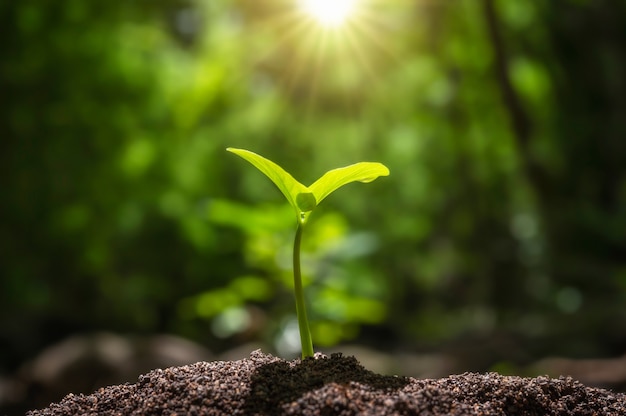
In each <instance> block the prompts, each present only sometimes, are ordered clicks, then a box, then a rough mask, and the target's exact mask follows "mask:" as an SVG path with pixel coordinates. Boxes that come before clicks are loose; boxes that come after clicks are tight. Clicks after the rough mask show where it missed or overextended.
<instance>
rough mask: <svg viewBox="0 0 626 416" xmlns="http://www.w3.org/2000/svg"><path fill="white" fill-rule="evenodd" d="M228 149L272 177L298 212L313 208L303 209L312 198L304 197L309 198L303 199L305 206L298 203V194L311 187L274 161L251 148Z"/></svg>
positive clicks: (304, 192) (305, 192)
mask: <svg viewBox="0 0 626 416" xmlns="http://www.w3.org/2000/svg"><path fill="white" fill-rule="evenodd" d="M226 150H228V151H229V152H231V153H234V154H236V155H237V156H240V157H241V158H243V159H245V160H247V161H248V162H250V163H251V164H252V165H254V166H255V167H256V168H257V169H258V170H260V171H261V172H263V173H264V174H265V175H266V176H267V177H268V178H270V179H271V180H272V182H274V184H275V185H276V186H277V187H278V189H280V191H281V192H282V193H283V195H285V198H287V200H288V201H289V203H290V204H291V206H293V207H294V208H295V209H296V211H298V213H300V212H307V211H310V210H311V209H313V208H311V209H309V210H307V211H303V209H302V208H306V207H308V205H310V202H311V200H310V198H307V197H304V198H307V201H304V200H302V203H303V204H304V205H305V206H304V207H300V204H298V196H299V195H300V194H307V193H310V191H309V189H308V188H307V187H306V186H304V185H302V184H301V183H300V182H298V181H297V180H295V179H294V178H293V176H291V175H290V174H289V173H287V172H286V171H285V170H284V169H283V168H281V167H280V166H278V165H277V164H276V163H274V162H272V161H271V160H269V159H266V158H264V157H263V156H259V155H257V154H256V153H254V152H251V151H249V150H245V149H236V148H233V147H229V148H227V149H226ZM311 196H313V195H311ZM301 198H302V197H301ZM314 199H315V198H314ZM307 202H308V204H307Z"/></svg>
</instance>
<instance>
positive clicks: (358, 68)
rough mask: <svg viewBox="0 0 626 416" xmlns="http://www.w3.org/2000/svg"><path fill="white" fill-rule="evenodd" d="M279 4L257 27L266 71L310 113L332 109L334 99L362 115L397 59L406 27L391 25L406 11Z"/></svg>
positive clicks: (368, 1)
mask: <svg viewBox="0 0 626 416" xmlns="http://www.w3.org/2000/svg"><path fill="white" fill-rule="evenodd" d="M276 5H280V6H278V7H277V8H275V9H273V11H272V12H269V10H271V9H268V12H267V13H264V16H263V17H262V18H261V19H259V20H257V21H256V23H257V25H256V27H255V29H254V30H255V31H257V32H258V34H259V36H258V42H259V43H258V47H255V49H256V50H257V51H259V50H261V51H263V52H262V53H261V54H256V59H258V60H259V65H258V67H259V68H262V72H261V73H262V74H264V75H265V76H268V77H269V79H271V80H273V82H274V83H276V84H275V85H276V86H277V87H279V88H281V89H283V91H285V92H286V93H287V95H288V96H290V97H292V98H293V99H294V100H297V102H299V103H300V104H301V105H302V109H303V111H304V112H305V113H310V114H311V115H312V114H314V113H316V112H318V111H330V110H331V108H329V107H328V105H327V104H328V102H329V100H330V102H333V104H332V106H333V107H332V108H344V110H345V111H348V114H355V115H356V114H357V113H358V111H359V110H358V109H359V108H360V107H361V105H362V103H363V102H364V97H367V96H368V95H370V94H371V92H372V91H374V90H376V89H377V88H379V87H380V85H381V81H382V80H383V77H384V73H385V71H387V70H388V68H389V67H390V66H392V65H393V62H394V61H395V58H394V56H395V53H396V52H397V50H395V49H396V48H395V47H394V43H393V36H394V35H395V34H396V32H397V30H403V29H405V28H406V27H405V26H404V25H402V23H401V24H400V26H398V25H393V24H391V22H393V21H396V19H394V17H397V16H398V10H399V9H402V7H398V4H397V3H395V2H392V4H390V3H387V1H383V0H280V1H279V2H278V3H276ZM390 11H392V12H390ZM400 21H401V22H402V19H400ZM262 39H267V40H269V39H273V42H265V41H262ZM255 43H256V42H255ZM259 47H260V48H259ZM322 103H324V106H323V107H321V106H320V105H321V104H322Z"/></svg>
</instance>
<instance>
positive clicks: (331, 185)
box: [226, 147, 389, 358]
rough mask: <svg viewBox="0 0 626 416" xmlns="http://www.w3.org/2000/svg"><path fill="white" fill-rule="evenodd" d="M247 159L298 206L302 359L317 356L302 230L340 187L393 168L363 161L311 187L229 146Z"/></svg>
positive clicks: (296, 250) (295, 262)
mask: <svg viewBox="0 0 626 416" xmlns="http://www.w3.org/2000/svg"><path fill="white" fill-rule="evenodd" d="M226 150H228V151H229V152H232V153H234V154H236V155H238V156H240V157H242V158H243V159H245V160H247V161H248V162H250V163H251V164H252V165H254V166H255V167H256V168H257V169H259V170H260V171H261V172H263V173H264V174H265V175H266V176H267V177H268V178H270V179H271V180H272V182H274V184H275V185H276V186H277V187H278V189H280V191H281V192H282V193H283V195H285V198H287V201H289V203H290V204H291V206H292V207H293V208H294V210H295V213H296V220H297V224H298V227H297V229H296V236H295V239H294V243H293V283H294V292H295V297H296V314H297V317H298V326H299V329H300V343H301V344H302V358H306V357H312V356H313V342H312V340H311V332H310V330H309V322H308V320H307V316H306V307H305V304H304V293H303V291H302V275H301V271H300V241H301V240H302V230H303V229H304V226H305V225H306V223H307V220H308V219H309V215H310V214H311V212H312V211H313V210H314V209H315V207H316V206H318V205H319V203H320V202H322V200H323V199H324V198H326V197H327V196H328V195H330V194H331V193H332V192H333V191H335V190H336V189H338V188H340V187H342V186H343V185H346V184H348V183H351V182H364V183H367V182H372V181H373V180H374V179H376V178H378V177H379V176H388V175H389V169H388V168H387V167H386V166H385V165H383V164H382V163H377V162H360V163H356V164H354V165H350V166H346V167H343V168H338V169H333V170H329V171H328V172H326V173H325V174H324V175H322V177H321V178H319V179H318V180H316V181H315V182H314V183H313V185H311V186H304V185H302V184H301V183H300V182H298V181H297V180H295V179H294V178H293V176H291V175H290V174H289V173H287V172H286V171H285V170H284V169H283V168H281V167H280V166H278V165H277V164H276V163H274V162H272V161H271V160H268V159H266V158H264V157H262V156H259V155H257V154H256V153H253V152H251V151H249V150H244V149H235V148H232V147H229V148H227V149H226Z"/></svg>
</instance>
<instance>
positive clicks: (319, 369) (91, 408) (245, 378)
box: [27, 350, 626, 416]
mask: <svg viewBox="0 0 626 416" xmlns="http://www.w3.org/2000/svg"><path fill="white" fill-rule="evenodd" d="M27 415H28V416H52V415H54V416H61V415H170V416H173V415H198V416H200V415H228V416H231V415H311V416H313V415H345V416H348V415H377V416H378V415H429V416H437V415H457V416H462V415H463V416H465V415H467V416H470V415H484V416H491V415H563V416H565V415H577V416H584V415H615V416H617V415H626V395H625V394H622V393H612V392H610V391H608V390H603V389H597V388H591V387H586V386H584V385H582V384H581V383H579V382H577V381H575V380H573V379H571V378H564V377H561V378H559V379H551V378H548V377H536V378H522V377H515V376H502V375H499V374H496V373H488V374H475V373H465V374H461V375H454V376H450V377H446V378H441V379H425V380H420V379H415V378H410V377H394V376H383V375H378V374H375V373H373V372H371V371H368V370H366V369H365V368H363V367H362V366H361V365H360V364H359V362H358V361H357V360H356V359H355V358H354V357H344V356H342V355H341V354H332V355H331V356H326V355H323V354H316V356H315V358H309V359H305V360H292V361H285V360H281V359H279V358H276V357H274V356H272V355H268V354H264V353H262V352H261V351H260V350H257V351H254V352H253V353H252V354H251V355H250V358H246V359H243V360H238V361H214V362H198V363H196V364H192V365H187V366H182V367H171V368H167V369H163V370H161V369H159V370H154V371H151V372H149V373H147V374H145V375H142V376H140V377H139V380H138V382H137V383H134V384H123V385H118V386H109V387H105V388H101V389H99V390H98V391H96V392H95V393H93V394H91V395H74V394H69V395H68V396H66V397H65V398H64V399H63V400H62V401H61V402H59V403H55V404H52V405H50V406H49V407H47V408H45V409H42V410H35V411H30V412H28V413H27Z"/></svg>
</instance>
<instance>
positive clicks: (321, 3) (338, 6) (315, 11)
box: [298, 0, 357, 28]
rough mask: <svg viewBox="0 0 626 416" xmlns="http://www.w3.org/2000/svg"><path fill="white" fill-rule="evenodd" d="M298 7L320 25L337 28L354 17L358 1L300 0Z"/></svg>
mask: <svg viewBox="0 0 626 416" xmlns="http://www.w3.org/2000/svg"><path fill="white" fill-rule="evenodd" d="M298 5H299V7H300V9H301V10H302V11H303V12H304V13H306V14H307V15H309V16H310V17H312V18H313V19H315V20H316V21H317V22H318V23H319V24H320V25H322V26H325V27H330V28H336V27H339V26H341V25H342V24H344V23H345V22H346V21H347V20H349V19H350V18H351V17H352V15H353V13H354V12H355V10H356V6H357V0H298Z"/></svg>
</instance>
